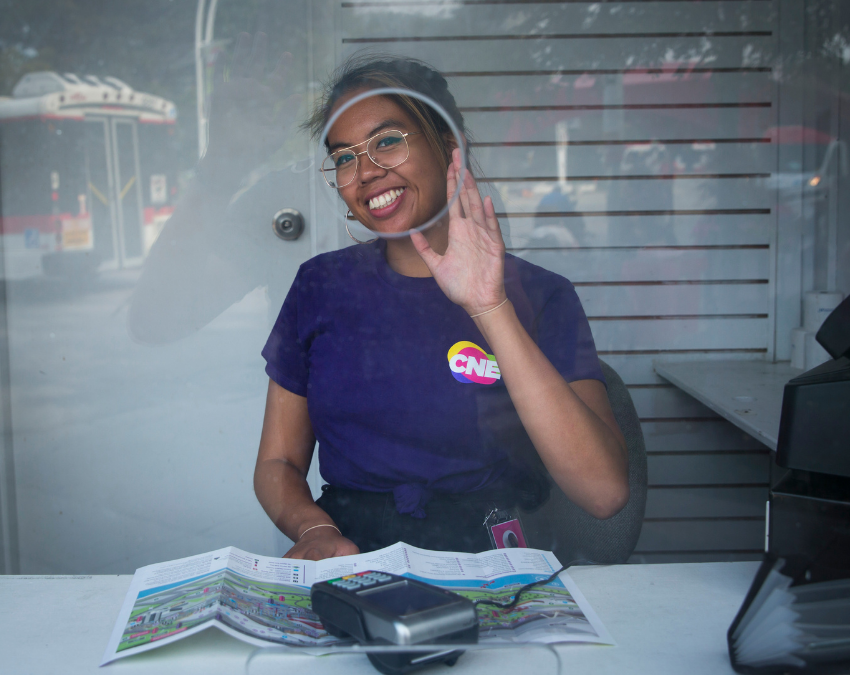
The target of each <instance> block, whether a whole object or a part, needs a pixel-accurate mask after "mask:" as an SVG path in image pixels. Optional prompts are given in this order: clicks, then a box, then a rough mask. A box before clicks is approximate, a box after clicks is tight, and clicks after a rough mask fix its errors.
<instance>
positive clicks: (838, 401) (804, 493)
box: [768, 297, 850, 583]
mask: <svg viewBox="0 0 850 675" xmlns="http://www.w3.org/2000/svg"><path fill="white" fill-rule="evenodd" d="M815 337H816V339H817V341H818V342H819V343H820V344H821V346H822V347H823V348H824V349H825V350H826V351H827V352H828V353H829V355H830V356H832V360H831V361H828V362H826V363H824V364H822V365H820V366H818V367H817V368H813V369H812V370H809V371H808V372H805V373H803V374H802V375H800V376H798V377H795V378H794V379H793V380H790V381H789V382H788V383H787V384H786V385H785V392H784V396H783V400H782V417H781V420H780V423H779V438H778V442H777V446H776V465H777V466H778V467H781V468H782V469H786V470H787V471H785V472H784V475H782V476H781V478H779V479H778V480H777V482H776V483H775V484H774V485H773V486H772V487H771V490H770V510H769V525H768V537H769V538H768V549H769V551H770V552H771V553H773V554H775V555H776V556H778V557H783V558H785V559H786V560H787V561H788V568H787V573H790V574H791V575H792V576H795V577H797V578H796V581H797V582H798V583H799V582H802V583H810V582H816V581H827V580H830V579H842V578H847V577H850V297H848V298H846V299H845V300H844V301H843V302H842V303H841V304H840V305H839V306H838V307H837V308H836V309H835V310H834V311H833V312H832V314H830V315H829V317H828V318H827V319H826V321H825V322H824V324H823V326H822V327H821V329H820V330H819V331H818V333H817V335H816V336H815Z"/></svg>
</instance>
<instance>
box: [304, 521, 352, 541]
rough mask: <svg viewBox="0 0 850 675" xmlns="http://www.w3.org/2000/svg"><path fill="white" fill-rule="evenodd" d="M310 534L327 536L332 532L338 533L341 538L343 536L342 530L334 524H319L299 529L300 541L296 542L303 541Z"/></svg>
mask: <svg viewBox="0 0 850 675" xmlns="http://www.w3.org/2000/svg"><path fill="white" fill-rule="evenodd" d="M308 532H313V533H315V534H320V535H325V534H329V533H330V532H336V534H338V535H339V536H340V537H341V536H342V532H341V531H340V529H339V528H338V527H337V526H336V525H334V524H333V523H317V524H315V525H308V526H307V527H305V528H303V529H301V528H299V534H298V539H296V541H301V540H302V539H303V538H304V535H306V534H307V533H308Z"/></svg>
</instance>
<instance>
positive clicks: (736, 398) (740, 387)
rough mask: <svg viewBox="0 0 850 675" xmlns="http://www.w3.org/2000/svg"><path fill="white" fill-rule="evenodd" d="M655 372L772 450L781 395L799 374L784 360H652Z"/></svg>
mask: <svg viewBox="0 0 850 675" xmlns="http://www.w3.org/2000/svg"><path fill="white" fill-rule="evenodd" d="M654 366H655V372H656V373H658V374H659V375H660V376H661V377H663V378H664V379H665V380H669V381H670V382H672V383H673V384H675V385H676V386H677V387H679V389H681V390H682V391H684V392H686V393H688V394H690V395H691V396H693V397H694V398H695V399H697V400H698V401H700V402H701V403H703V404H705V405H707V406H708V407H709V408H711V409H712V410H713V411H714V412H716V413H717V414H718V415H721V416H722V417H725V418H726V419H727V420H729V421H730V422H731V423H732V424H734V425H735V426H737V427H739V428H741V429H743V430H744V431H746V432H747V433H748V434H750V435H751V436H754V437H755V438H756V439H758V440H759V441H761V442H762V443H764V444H765V445H766V446H767V447H769V448H770V449H771V450H776V440H777V438H778V437H779V417H780V415H781V413H782V394H783V392H784V390H785V383H786V382H788V380H790V379H792V378H794V377H797V376H798V375H800V374H802V373H803V371H802V370H799V369H797V368H792V367H791V365H790V363H789V362H788V361H779V362H777V363H772V362H770V361H745V360H734V361H732V360H730V361H676V362H673V361H656V362H655V364H654Z"/></svg>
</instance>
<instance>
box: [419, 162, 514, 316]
mask: <svg viewBox="0 0 850 675" xmlns="http://www.w3.org/2000/svg"><path fill="white" fill-rule="evenodd" d="M460 164H461V162H460V150H458V149H455V151H454V152H453V153H452V163H451V165H450V166H449V169H448V173H447V176H446V191H447V199H449V200H451V198H452V196H453V195H454V193H455V191H456V190H457V189H458V175H459V171H460ZM461 207H462V209H461ZM410 239H411V241H412V242H413V245H414V247H416V250H417V252H418V253H419V255H420V256H421V257H422V260H424V261H425V264H426V265H427V266H428V269H429V270H430V271H431V274H432V275H433V276H434V279H435V280H436V282H437V284H438V285H439V287H440V288H441V289H442V290H443V292H444V293H445V294H446V296H447V297H448V298H449V300H451V301H452V302H454V303H455V304H458V305H460V306H461V307H463V308H464V309H465V310H466V311H467V313H468V314H469V315H470V316H472V315H475V314H480V313H482V312H486V311H488V310H491V309H493V308H495V307H497V306H498V305H499V304H500V303H502V302H503V301H504V300H505V242H504V241H503V240H502V233H501V230H500V229H499V221H498V220H497V219H496V212H495V210H494V209H493V202H492V200H491V199H490V198H489V197H486V198H485V199H484V200H483V201H482V200H481V195H480V194H479V192H478V186H477V185H476V184H475V179H474V178H473V177H472V175H471V174H470V172H469V171H467V172H466V173H465V176H464V180H463V183H462V184H461V185H460V193H459V199H457V200H455V202H454V203H453V204H452V205H451V207H450V208H449V232H448V247H447V248H446V252H445V253H444V254H443V255H440V254H439V253H437V252H436V251H434V250H433V249H432V248H431V246H430V244H429V243H428V240H427V239H426V238H425V236H424V235H423V234H421V233H420V232H412V233H411V235H410Z"/></svg>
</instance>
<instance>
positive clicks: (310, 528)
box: [298, 523, 342, 541]
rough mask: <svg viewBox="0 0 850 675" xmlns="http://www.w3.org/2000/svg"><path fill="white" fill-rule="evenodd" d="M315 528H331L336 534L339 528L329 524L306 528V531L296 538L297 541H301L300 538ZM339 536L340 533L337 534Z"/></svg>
mask: <svg viewBox="0 0 850 675" xmlns="http://www.w3.org/2000/svg"><path fill="white" fill-rule="evenodd" d="M317 527H332V528H333V529H335V530H336V531H337V532H339V528H338V527H337V526H336V525H331V524H330V523H321V524H320V525H313V527H308V528H307V529H306V530H304V531H303V532H302V533H301V536H300V537H298V541H301V537H303V536H304V535H305V534H307V533H308V532H309V531H310V530H315V529H316V528H317ZM339 536H340V537H341V536H342V532H339Z"/></svg>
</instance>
